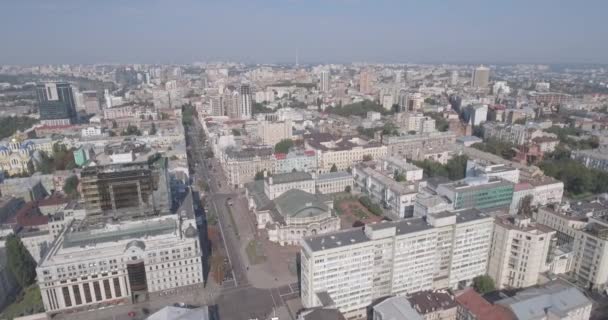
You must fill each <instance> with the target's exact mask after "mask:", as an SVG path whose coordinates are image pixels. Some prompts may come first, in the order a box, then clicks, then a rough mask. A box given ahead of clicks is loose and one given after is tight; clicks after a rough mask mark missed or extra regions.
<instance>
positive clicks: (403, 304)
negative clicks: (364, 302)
mask: <svg viewBox="0 0 608 320" xmlns="http://www.w3.org/2000/svg"><path fill="white" fill-rule="evenodd" d="M396 319H407V320H424V318H423V317H422V316H421V315H420V313H418V311H416V310H415V309H414V308H413V307H412V305H411V304H410V302H409V301H408V299H406V298H405V297H400V296H397V297H390V298H388V299H386V300H384V301H382V302H380V303H378V304H377V305H375V306H374V307H373V320H396Z"/></svg>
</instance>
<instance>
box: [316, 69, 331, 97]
mask: <svg viewBox="0 0 608 320" xmlns="http://www.w3.org/2000/svg"><path fill="white" fill-rule="evenodd" d="M329 76H330V73H329V70H323V71H321V77H320V78H321V86H320V88H319V89H320V90H321V92H329Z"/></svg>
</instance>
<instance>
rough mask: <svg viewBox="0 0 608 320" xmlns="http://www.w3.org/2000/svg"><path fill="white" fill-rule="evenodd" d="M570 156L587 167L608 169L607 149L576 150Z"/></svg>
mask: <svg viewBox="0 0 608 320" xmlns="http://www.w3.org/2000/svg"><path fill="white" fill-rule="evenodd" d="M570 157H571V158H572V159H574V160H576V161H578V162H580V163H582V164H583V165H584V166H585V167H587V168H590V169H597V170H602V171H608V151H607V150H606V149H591V150H574V151H572V152H571V154H570Z"/></svg>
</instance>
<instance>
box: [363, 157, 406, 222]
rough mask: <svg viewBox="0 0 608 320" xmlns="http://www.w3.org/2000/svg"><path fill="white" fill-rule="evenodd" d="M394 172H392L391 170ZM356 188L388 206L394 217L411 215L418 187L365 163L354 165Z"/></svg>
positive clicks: (373, 199) (385, 206)
mask: <svg viewBox="0 0 608 320" xmlns="http://www.w3.org/2000/svg"><path fill="white" fill-rule="evenodd" d="M390 174H392V172H390ZM352 176H353V178H354V182H355V190H356V191H360V192H361V193H363V194H365V195H367V196H369V197H370V199H371V200H372V201H374V202H376V203H378V204H380V205H381V206H383V207H384V208H386V209H387V210H388V211H389V212H390V213H391V214H392V215H393V216H394V217H398V218H405V217H411V216H412V215H413V212H414V202H415V200H416V195H417V194H418V187H417V186H416V184H414V183H412V182H397V181H395V180H394V179H393V178H391V177H389V176H387V175H386V174H384V173H383V172H381V171H378V170H376V169H374V168H371V167H369V166H366V165H364V164H360V165H356V166H354V167H353V170H352Z"/></svg>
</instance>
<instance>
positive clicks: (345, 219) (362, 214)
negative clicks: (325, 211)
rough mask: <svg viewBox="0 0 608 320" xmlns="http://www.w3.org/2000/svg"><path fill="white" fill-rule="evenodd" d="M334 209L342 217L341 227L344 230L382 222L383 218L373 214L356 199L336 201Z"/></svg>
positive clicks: (349, 198) (348, 198) (346, 198)
mask: <svg viewBox="0 0 608 320" xmlns="http://www.w3.org/2000/svg"><path fill="white" fill-rule="evenodd" d="M334 209H335V210H336V212H337V214H338V216H339V217H340V227H341V228H342V229H345V228H352V227H356V226H362V225H363V224H368V223H374V222H379V221H382V217H381V216H377V215H374V214H373V213H371V212H370V211H369V210H368V209H367V208H366V207H365V206H363V205H362V204H361V202H360V201H359V200H358V199H357V198H355V197H344V198H339V199H336V200H335V202H334Z"/></svg>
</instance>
